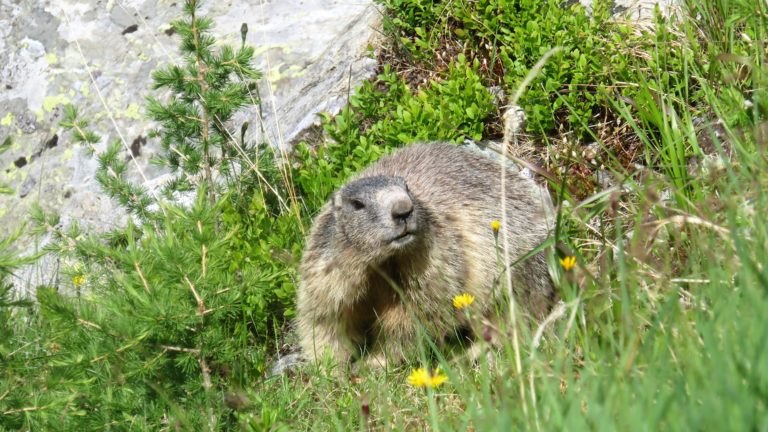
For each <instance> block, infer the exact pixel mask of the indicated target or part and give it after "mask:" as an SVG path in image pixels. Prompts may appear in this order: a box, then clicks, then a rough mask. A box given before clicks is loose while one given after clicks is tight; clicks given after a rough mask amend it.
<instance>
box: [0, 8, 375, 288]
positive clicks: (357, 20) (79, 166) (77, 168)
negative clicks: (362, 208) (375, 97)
mask: <svg viewBox="0 0 768 432" xmlns="http://www.w3.org/2000/svg"><path fill="white" fill-rule="evenodd" d="M182 6H183V1H182V0H179V1H175V2H167V1H160V0H124V1H118V2H114V1H108V2H104V1H100V0H56V1H50V0H43V1H36V2H8V1H2V0H0V142H2V141H3V140H4V139H5V138H6V137H7V136H11V137H12V138H13V142H14V144H13V146H12V147H11V149H10V150H9V151H7V152H5V153H3V154H0V184H7V185H8V186H9V187H11V188H13V189H14V190H17V191H18V192H20V193H19V194H17V195H13V196H0V236H2V235H3V234H5V233H7V232H8V231H9V229H10V227H13V226H16V225H17V224H19V223H20V222H22V221H25V220H26V219H27V216H28V213H29V208H30V205H31V204H33V203H35V202H37V203H40V205H41V206H42V207H43V208H44V209H45V210H48V211H51V210H53V211H56V212H58V213H60V214H61V215H62V223H63V224H64V225H66V224H68V223H70V222H71V221H78V222H79V223H80V224H81V225H86V226H89V230H91V231H95V232H99V231H104V230H107V229H109V228H112V227H115V226H119V225H120V224H122V223H124V222H125V219H126V215H125V213H124V212H123V210H122V209H120V208H118V206H117V205H116V203H114V202H111V201H110V199H109V198H108V197H106V196H105V195H104V194H103V193H102V192H101V190H100V188H99V185H98V184H97V182H96V180H95V171H96V167H97V163H96V161H95V160H93V159H92V158H91V157H89V156H88V155H87V154H86V149H85V148H84V147H83V146H81V145H76V144H74V143H73V142H72V140H71V138H70V136H68V134H67V133H65V132H64V131H62V130H61V128H60V127H59V125H58V123H59V121H60V120H61V108H62V106H63V105H64V104H66V103H72V104H74V105H75V106H76V107H77V108H78V110H79V112H80V116H81V118H82V119H86V120H88V121H89V123H90V124H91V127H92V129H93V130H94V131H96V132H98V133H100V134H101V135H102V136H103V137H104V139H103V140H102V142H101V143H99V144H98V145H97V146H96V147H97V150H103V149H104V148H105V147H106V143H107V142H111V141H113V140H115V139H120V140H123V141H124V142H125V143H126V152H125V154H126V156H127V155H128V154H129V151H128V149H127V147H129V146H130V144H131V143H132V142H133V141H134V140H135V139H136V138H137V137H140V136H144V137H146V136H147V134H148V132H149V131H150V130H151V129H152V127H153V126H154V125H152V124H150V123H149V122H148V121H147V120H146V119H145V118H144V114H143V112H142V107H143V106H144V101H145V97H146V96H147V95H149V94H152V91H151V89H150V85H151V76H150V74H151V71H152V70H154V69H156V68H157V67H159V66H164V65H168V64H170V63H178V62H179V60H180V55H179V52H178V43H179V36H178V35H175V34H173V32H170V31H168V29H169V28H170V25H169V23H170V22H171V21H172V20H174V19H177V18H179V17H180V16H181V13H182ZM202 13H203V14H204V15H206V16H208V17H210V18H212V19H213V20H214V22H215V27H214V30H213V34H214V35H215V36H216V37H217V39H219V40H220V41H221V42H222V43H229V44H233V45H236V46H239V45H240V26H241V24H242V23H243V22H245V23H247V24H248V27H249V30H250V31H249V33H248V37H247V41H246V43H248V44H249V45H252V46H254V47H255V48H256V52H257V56H256V62H257V67H258V68H260V69H261V70H262V72H263V73H264V76H265V78H264V79H263V80H262V86H261V88H260V94H261V95H262V98H263V102H262V110H261V111H260V110H258V109H252V110H250V111H247V112H243V113H241V114H240V115H239V117H238V118H237V119H235V121H234V122H233V124H232V128H233V130H239V126H240V123H242V122H243V121H249V122H250V123H251V125H253V126H255V125H258V126H259V127H253V126H252V127H251V128H249V135H247V136H246V138H247V139H250V140H258V141H268V142H269V143H271V144H272V145H274V146H279V147H282V148H285V149H287V148H290V145H291V142H292V140H293V139H294V137H297V136H299V134H300V133H301V132H302V130H303V129H305V128H306V127H308V126H310V125H311V124H312V122H313V121H314V120H315V118H316V115H317V113H318V112H321V111H329V112H331V113H335V112H337V111H338V110H339V109H340V108H341V107H342V106H343V105H344V104H345V103H346V101H347V98H348V95H349V94H350V92H351V90H352V89H353V88H354V87H355V86H356V85H359V84H360V83H361V82H362V80H364V79H366V78H368V77H370V76H371V75H372V74H373V73H374V71H375V68H376V62H375V60H373V59H372V58H371V53H369V51H368V46H369V44H370V43H371V42H372V41H373V38H375V37H377V36H378V34H379V33H378V28H379V23H380V13H379V12H378V11H377V9H376V8H375V7H374V6H373V2H372V0H360V1H355V2H348V1H341V0H279V1H270V0H259V1H257V0H232V1H229V2H215V1H212V0H211V1H208V2H205V3H204V6H203V10H202ZM157 96H160V97H162V95H157ZM262 113H263V116H262V115H261V114H262ZM113 119H114V121H113ZM54 135H58V142H57V145H56V146H52V147H48V146H45V145H42V146H41V143H43V144H44V143H47V142H49V140H50V139H51V137H52V136H54ZM157 151H158V144H157V142H153V141H152V140H149V142H148V143H147V144H146V146H142V148H141V152H140V154H139V155H138V156H136V162H137V163H136V164H134V163H133V162H131V171H130V173H129V178H131V179H133V180H135V181H138V182H140V183H142V184H145V185H146V186H148V187H153V186H154V185H157V184H158V178H160V180H162V178H163V177H162V176H164V175H166V174H167V173H166V172H164V171H162V170H160V169H158V168H157V167H155V166H153V165H149V164H148V161H149V159H150V158H151V156H152V155H153V154H155V153H157ZM22 158H23V159H22ZM17 160H24V161H26V163H25V164H23V166H20V167H19V166H16V165H15V164H14V162H15V161H17ZM22 195H23V198H22ZM22 246H24V248H26V250H28V251H33V250H35V248H36V247H39V246H40V245H35V244H32V243H30V244H28V245H22ZM44 266H45V267H50V263H49V264H45V265H44ZM55 267H56V268H57V267H58V263H56V266H55ZM51 271H53V270H51V269H50V268H49V270H45V269H40V268H37V269H35V270H34V271H31V270H30V271H29V272H27V273H25V274H24V275H22V277H21V278H22V279H24V278H32V279H31V280H26V281H24V285H25V286H35V285H36V284H39V283H47V282H46V281H50V280H52V276H51V274H50V273H51Z"/></svg>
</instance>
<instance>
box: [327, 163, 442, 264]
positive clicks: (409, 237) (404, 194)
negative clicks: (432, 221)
mask: <svg viewBox="0 0 768 432" xmlns="http://www.w3.org/2000/svg"><path fill="white" fill-rule="evenodd" d="M333 206H334V215H335V218H336V223H337V224H338V225H337V226H338V229H339V232H340V233H341V234H342V235H343V236H344V239H345V240H346V241H347V242H348V243H349V244H350V245H351V246H352V247H354V248H355V249H357V250H358V251H359V252H360V253H361V255H363V256H369V257H371V259H373V260H377V259H386V258H388V257H390V256H392V255H395V254H398V253H404V252H406V251H408V250H409V249H410V248H412V247H414V245H416V244H418V243H420V240H423V237H424V230H425V229H426V225H427V224H426V223H425V217H426V215H425V210H424V209H423V208H422V207H421V206H420V205H419V203H418V201H417V200H416V199H415V198H414V197H413V195H412V194H411V192H410V191H409V190H408V185H407V184H406V183H405V180H403V179H402V178H400V177H390V176H373V177H364V178H360V179H357V180H354V181H352V182H350V183H347V185H346V186H344V187H343V188H341V189H340V190H339V191H338V192H337V193H336V194H335V195H334V197H333Z"/></svg>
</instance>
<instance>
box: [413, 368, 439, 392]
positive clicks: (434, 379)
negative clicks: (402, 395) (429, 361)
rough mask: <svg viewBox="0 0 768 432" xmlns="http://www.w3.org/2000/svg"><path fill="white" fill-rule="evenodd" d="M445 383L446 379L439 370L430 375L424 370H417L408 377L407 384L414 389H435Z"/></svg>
mask: <svg viewBox="0 0 768 432" xmlns="http://www.w3.org/2000/svg"><path fill="white" fill-rule="evenodd" d="M446 381H448V377H447V376H445V374H442V373H440V370H439V369H438V370H436V371H435V373H434V374H432V373H430V372H429V371H428V370H427V369H425V368H418V369H414V370H413V372H411V374H410V375H408V384H410V385H412V386H414V387H431V388H435V387H437V386H439V385H440V384H443V383H444V382H446Z"/></svg>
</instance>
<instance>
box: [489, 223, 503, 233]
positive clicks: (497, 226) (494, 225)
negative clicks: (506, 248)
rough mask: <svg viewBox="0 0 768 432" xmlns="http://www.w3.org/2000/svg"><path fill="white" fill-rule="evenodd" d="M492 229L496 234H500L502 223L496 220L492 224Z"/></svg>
mask: <svg viewBox="0 0 768 432" xmlns="http://www.w3.org/2000/svg"><path fill="white" fill-rule="evenodd" d="M491 229H492V230H493V233H494V234H498V233H499V229H501V222H499V221H497V220H495V221H492V222H491Z"/></svg>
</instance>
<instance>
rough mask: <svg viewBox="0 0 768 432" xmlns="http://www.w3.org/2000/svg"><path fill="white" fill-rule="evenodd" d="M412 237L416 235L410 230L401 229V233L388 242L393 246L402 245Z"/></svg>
mask: <svg viewBox="0 0 768 432" xmlns="http://www.w3.org/2000/svg"><path fill="white" fill-rule="evenodd" d="M414 238H416V236H415V235H413V233H412V232H408V231H403V233H402V234H400V235H399V236H397V237H395V238H393V239H392V240H390V241H389V244H391V245H392V246H395V247H402V246H405V245H407V244H408V243H410V242H412V241H413V239H414Z"/></svg>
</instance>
